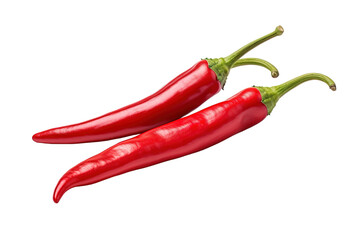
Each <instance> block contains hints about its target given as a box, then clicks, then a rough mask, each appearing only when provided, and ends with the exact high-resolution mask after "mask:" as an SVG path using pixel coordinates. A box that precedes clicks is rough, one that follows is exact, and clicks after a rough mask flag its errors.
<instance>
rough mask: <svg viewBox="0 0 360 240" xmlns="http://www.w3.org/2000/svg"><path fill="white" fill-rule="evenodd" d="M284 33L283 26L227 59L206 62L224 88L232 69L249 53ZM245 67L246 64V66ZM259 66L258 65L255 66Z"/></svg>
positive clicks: (207, 59) (209, 59) (214, 59)
mask: <svg viewBox="0 0 360 240" xmlns="http://www.w3.org/2000/svg"><path fill="white" fill-rule="evenodd" d="M283 32H284V29H283V28H282V27H281V26H278V27H277V28H276V29H275V30H274V31H273V32H271V33H269V34H267V35H265V36H263V37H261V38H259V39H257V40H255V41H253V42H251V43H248V44H247V45H245V46H244V47H242V48H240V49H239V50H237V51H236V52H234V53H232V54H230V55H229V56H227V57H225V58H213V59H211V58H205V60H206V61H207V62H208V64H209V68H211V69H212V70H213V71H214V72H215V73H216V76H217V78H218V80H219V81H220V83H221V86H222V88H224V85H225V83H226V79H227V76H228V75H229V72H230V69H231V68H232V67H234V64H235V63H236V62H237V61H238V60H239V59H240V58H241V57H242V56H243V55H244V54H246V53H247V52H249V51H250V50H251V49H253V48H255V47H256V46H258V45H260V44H261V43H263V42H266V41H267V40H270V39H272V38H274V37H276V36H280V35H281V34H282V33H283ZM244 65H245V64H244ZM255 65H257V64H255Z"/></svg>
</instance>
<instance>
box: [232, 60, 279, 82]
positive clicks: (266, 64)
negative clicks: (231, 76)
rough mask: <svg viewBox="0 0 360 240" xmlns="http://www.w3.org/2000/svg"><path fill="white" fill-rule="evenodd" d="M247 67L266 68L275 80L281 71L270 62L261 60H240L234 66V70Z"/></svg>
mask: <svg viewBox="0 0 360 240" xmlns="http://www.w3.org/2000/svg"><path fill="white" fill-rule="evenodd" d="M245 65H256V66H260V67H264V68H266V69H268V70H269V71H270V72H271V76H272V77H273V78H277V77H278V76H279V71H278V70H277V68H276V67H275V66H274V65H272V64H271V63H269V62H268V61H265V60H263V59H260V58H242V59H239V60H237V61H236V62H235V63H234V64H233V65H232V68H234V67H239V66H245Z"/></svg>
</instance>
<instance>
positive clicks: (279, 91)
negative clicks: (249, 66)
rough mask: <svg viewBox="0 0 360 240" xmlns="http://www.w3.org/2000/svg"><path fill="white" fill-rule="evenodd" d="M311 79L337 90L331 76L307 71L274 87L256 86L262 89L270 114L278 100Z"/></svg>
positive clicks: (262, 95)
mask: <svg viewBox="0 0 360 240" xmlns="http://www.w3.org/2000/svg"><path fill="white" fill-rule="evenodd" d="M309 80H319V81H322V82H324V83H326V84H327V85H328V86H329V87H330V89H331V90H333V91H335V90H336V85H335V82H334V81H333V80H332V79H331V78H329V77H327V76H325V75H323V74H320V73H307V74H304V75H301V76H299V77H296V78H294V79H292V80H289V81H287V82H285V83H283V84H280V85H277V86H274V87H256V88H257V89H258V90H259V91H260V94H261V97H262V103H264V104H265V106H266V108H267V110H268V114H269V115H270V113H271V112H272V110H273V109H274V107H275V105H276V103H277V101H278V100H279V99H280V98H281V97H282V96H283V95H284V94H285V93H287V92H288V91H290V90H291V89H293V88H295V87H297V86H298V85H300V84H302V83H304V82H307V81H309Z"/></svg>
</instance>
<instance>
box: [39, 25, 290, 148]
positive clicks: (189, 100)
mask: <svg viewBox="0 0 360 240" xmlns="http://www.w3.org/2000/svg"><path fill="white" fill-rule="evenodd" d="M283 31H284V30H283V28H282V27H281V26H278V27H277V28H276V29H275V31H273V32H271V33H270V34H267V35H265V36H263V37H261V38H259V39H257V40H255V41H253V42H251V43H249V44H247V45H245V46H244V47H242V48H240V49H239V50H237V51H236V52H234V53H232V54H230V55H229V56H228V57H225V58H216V59H205V60H201V61H200V62H198V63H196V64H195V65H194V66H193V67H191V68H190V69H188V70H187V71H185V72H183V73H182V74H180V75H179V76H177V77H176V78H175V79H173V80H172V81H171V82H169V83H168V84H166V85H165V86H164V87H163V88H161V89H160V90H159V91H157V92H156V93H154V94H153V95H151V96H149V97H147V98H144V99H142V100H140V101H138V102H136V103H133V104H130V105H128V106H125V107H123V108H120V109H118V110H115V111H113V112H110V113H107V114H105V115H102V116H100V117H97V118H94V119H91V120H88V121H84V122H81V123H77V124H72V125H68V126H63V127H58V128H52V129H49V130H46V131H42V132H39V133H36V134H35V135H33V140H34V141H35V142H39V143H57V144H63V143H85V142H95V141H103V140H110V139H114V138H120V137H125V136H130V135H134V134H138V133H142V132H145V131H147V130H149V129H152V128H154V127H157V126H160V125H163V124H165V123H168V122H171V121H173V120H175V119H178V118H180V117H182V116H184V115H186V114H187V113H189V112H191V111H193V110H194V109H196V108H197V107H199V106H200V105H201V104H202V103H204V102H205V101H206V100H208V99H209V98H211V97H212V96H214V95H215V94H216V93H218V92H219V91H220V89H221V88H223V87H224V85H225V83H226V79H227V76H228V74H229V71H230V69H231V68H233V67H237V66H242V65H260V66H263V67H266V68H268V69H269V70H271V72H272V76H273V77H277V76H278V71H277V70H276V68H275V67H274V66H273V65H271V64H270V63H268V62H266V61H264V60H261V59H254V58H251V59H240V58H241V57H242V56H243V55H244V54H245V53H247V52H248V51H250V50H251V49H253V48H254V47H256V46H258V45H260V44H261V43H263V42H265V41H267V40H269V39H271V38H273V37H276V36H279V35H281V34H282V33H283ZM239 59H240V60H239Z"/></svg>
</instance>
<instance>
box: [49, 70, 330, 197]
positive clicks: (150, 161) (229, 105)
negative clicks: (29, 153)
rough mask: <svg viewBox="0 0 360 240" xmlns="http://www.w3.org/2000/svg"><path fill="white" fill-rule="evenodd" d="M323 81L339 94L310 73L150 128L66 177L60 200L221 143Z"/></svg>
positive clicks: (57, 190)
mask: <svg viewBox="0 0 360 240" xmlns="http://www.w3.org/2000/svg"><path fill="white" fill-rule="evenodd" d="M311 79H318V80H321V81H323V82H325V83H327V84H328V85H329V86H330V88H331V89H332V90H335V89H336V87H335V83H334V82H333V81H332V80H331V79H330V78H328V77H326V76H325V75H321V74H314V73H312V74H305V75H302V76H300V77H297V78H295V79H293V80H290V81H288V82H286V83H284V84H281V85H278V86H275V87H251V88H247V89H245V90H243V91H241V92H240V93H238V94H236V95H235V96H233V97H231V98H230V99H228V100H227V101H224V102H221V103H218V104H216V105H213V106H211V107H208V108H206V109H204V110H201V111H199V112H197V113H194V114H192V115H189V116H187V117H184V118H181V119H178V120H176V121H173V122H171V123H168V124H165V125H162V126H160V127H157V128H154V129H152V130H149V131H147V132H145V133H142V134H140V135H138V136H136V137H134V138H131V139H128V140H125V141H123V142H120V143H118V144H116V145H114V146H113V147H110V148H108V149H107V150H105V151H103V152H101V153H99V154H97V155H95V156H93V157H91V158H89V159H87V160H85V161H83V162H81V163H79V164H78V165H77V166H75V167H73V168H72V169H70V170H69V171H68V172H67V173H65V174H64V176H63V177H62V178H61V179H60V181H59V183H58V184H57V186H56V188H55V192H54V201H55V202H56V203H57V202H59V200H60V198H61V197H62V195H63V194H64V193H65V192H66V191H67V190H69V189H70V188H73V187H77V186H82V185H88V184H92V183H96V182H99V181H102V180H104V179H107V178H110V177H113V176H116V175H119V174H122V173H126V172H129V171H133V170H136V169H140V168H144V167H148V166H151V165H154V164H158V163H161V162H164V161H167V160H171V159H174V158H178V157H181V156H185V155H188V154H191V153H194V152H197V151H200V150H202V149H205V148H208V147H210V146H212V145H214V144H217V143H219V142H221V141H223V140H225V139H226V138H229V137H231V136H232V135H234V134H236V133H238V132H241V131H243V130H245V129H247V128H249V127H251V126H253V125H255V124H257V123H259V122H260V121H262V120H263V119H264V118H265V117H266V116H267V115H268V114H270V112H271V111H272V109H273V108H274V106H275V104H276V102H277V101H278V100H279V98H280V97H281V96H282V95H284V94H285V93H286V92H288V91H289V90H290V89H292V88H294V87H296V86H297V85H299V84H301V83H303V82H305V81H308V80H311Z"/></svg>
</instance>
